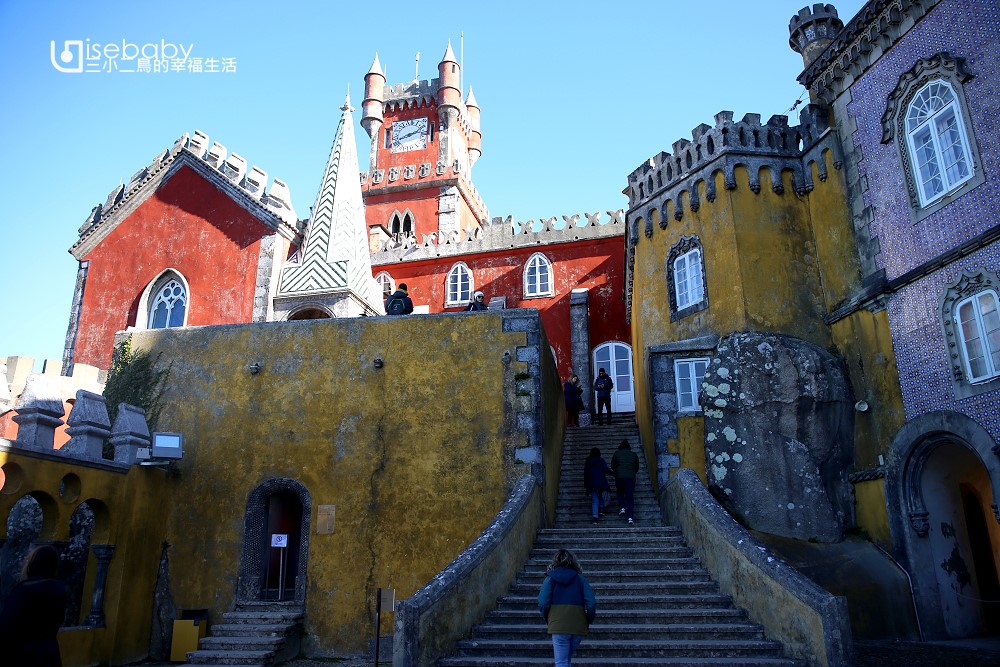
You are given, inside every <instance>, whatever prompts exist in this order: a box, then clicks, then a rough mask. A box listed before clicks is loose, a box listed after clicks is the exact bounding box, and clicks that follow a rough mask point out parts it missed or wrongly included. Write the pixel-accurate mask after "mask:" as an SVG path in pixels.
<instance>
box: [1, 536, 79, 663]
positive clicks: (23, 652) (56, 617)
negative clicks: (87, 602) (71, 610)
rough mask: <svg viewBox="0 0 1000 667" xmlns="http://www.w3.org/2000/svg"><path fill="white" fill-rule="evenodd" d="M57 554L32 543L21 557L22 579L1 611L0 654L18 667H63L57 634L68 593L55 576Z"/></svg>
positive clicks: (5, 661)
mask: <svg viewBox="0 0 1000 667" xmlns="http://www.w3.org/2000/svg"><path fill="white" fill-rule="evenodd" d="M58 569H59V554H58V552H56V550H55V548H54V547H52V546H50V545H47V544H46V545H42V546H40V547H35V548H34V549H32V551H31V552H30V553H29V554H28V557H27V558H26V559H25V561H24V570H23V572H22V578H21V581H20V582H19V583H18V584H16V585H15V586H14V588H13V589H11V591H10V594H9V595H8V596H7V598H6V599H5V600H4V601H3V610H2V611H0V656H2V660H0V661H2V662H3V664H5V665H12V666H13V665H17V667H62V657H61V656H60V655H59V643H58V642H57V641H56V634H57V633H58V632H59V626H61V625H62V622H63V617H64V616H65V615H66V604H67V602H68V601H69V593H68V592H67V590H66V586H65V585H64V584H63V583H62V582H61V581H59V580H58V579H56V571H57V570H58Z"/></svg>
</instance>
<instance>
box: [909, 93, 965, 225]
mask: <svg viewBox="0 0 1000 667" xmlns="http://www.w3.org/2000/svg"><path fill="white" fill-rule="evenodd" d="M949 118H950V122H949V123H948V125H947V127H943V128H942V127H941V123H942V122H947V120H948V119H949ZM904 127H905V130H906V146H907V149H908V150H909V154H910V163H911V164H912V165H913V178H914V181H915V183H914V185H915V186H916V189H917V196H918V197H919V199H920V205H921V206H922V207H924V206H928V205H930V204H933V203H934V202H936V201H937V200H939V199H941V198H942V197H944V196H946V195H947V194H948V193H949V192H952V191H954V190H956V189H957V188H958V187H959V186H961V185H962V184H963V183H965V182H966V181H969V180H970V179H971V178H972V177H973V176H974V175H975V162H974V160H973V156H972V149H971V147H970V145H969V138H968V136H967V135H966V131H965V118H964V116H963V115H962V106H961V104H959V99H958V95H957V94H956V93H955V89H954V88H953V87H952V85H951V84H950V83H948V82H947V81H945V80H944V79H934V80H933V81H929V82H927V84H925V85H924V86H923V87H921V88H920V90H918V91H917V93H916V94H915V95H914V96H913V99H912V101H911V102H910V104H909V105H908V106H907V108H906V117H905V119H904ZM921 149H924V150H923V151H921ZM948 162H951V164H952V166H951V167H948ZM927 165H929V167H930V168H931V169H933V173H931V174H925V166H927ZM959 166H961V167H962V168H964V173H961V170H960V171H959V172H958V173H955V171H954V170H955V168H956V167H959ZM935 181H939V182H940V185H939V186H938V187H937V188H936V189H935V190H934V191H933V192H928V191H927V188H928V187H929V186H930V185H931V184H932V183H933V182H935Z"/></svg>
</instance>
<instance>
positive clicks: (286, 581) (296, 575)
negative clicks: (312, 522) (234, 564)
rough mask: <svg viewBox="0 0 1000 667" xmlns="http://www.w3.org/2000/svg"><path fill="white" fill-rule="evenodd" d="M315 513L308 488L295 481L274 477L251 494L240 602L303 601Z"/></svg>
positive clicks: (245, 532)
mask: <svg viewBox="0 0 1000 667" xmlns="http://www.w3.org/2000/svg"><path fill="white" fill-rule="evenodd" d="M311 512H312V500H311V498H310V496H309V492H308V491H307V490H306V488H305V487H304V486H302V485H301V484H299V483H298V482H296V481H295V480H292V479H284V478H280V479H271V480H268V481H266V482H264V483H263V484H261V485H260V486H258V487H257V488H256V489H254V490H253V491H251V492H250V496H249V498H248V499H247V509H246V516H245V517H244V531H243V557H242V558H241V560H240V576H239V580H238V582H237V591H236V597H237V601H239V602H255V601H259V600H279V599H281V600H295V601H297V602H304V601H305V593H306V571H307V567H306V566H307V560H308V555H309V517H310V513H311ZM282 536H283V537H282ZM281 545H284V546H281Z"/></svg>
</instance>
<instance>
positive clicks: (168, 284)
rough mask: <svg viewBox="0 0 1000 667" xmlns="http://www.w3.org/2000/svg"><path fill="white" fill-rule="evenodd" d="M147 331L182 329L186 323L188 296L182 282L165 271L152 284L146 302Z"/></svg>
mask: <svg viewBox="0 0 1000 667" xmlns="http://www.w3.org/2000/svg"><path fill="white" fill-rule="evenodd" d="M146 303H147V304H148V311H147V312H148V319H147V323H146V328H147V329H167V328H170V327H182V326H184V325H185V323H186V322H187V304H188V294H187V289H186V287H185V285H184V281H183V280H182V279H181V277H180V276H178V275H177V274H176V273H174V272H172V271H167V272H165V273H164V274H163V275H161V276H160V278H159V279H158V280H157V281H156V282H155V283H154V284H153V288H152V289H151V290H150V291H149V296H148V298H147V300H146Z"/></svg>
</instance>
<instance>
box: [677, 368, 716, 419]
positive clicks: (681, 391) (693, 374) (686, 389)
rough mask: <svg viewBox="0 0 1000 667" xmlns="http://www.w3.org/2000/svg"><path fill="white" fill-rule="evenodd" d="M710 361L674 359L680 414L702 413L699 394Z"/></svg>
mask: <svg viewBox="0 0 1000 667" xmlns="http://www.w3.org/2000/svg"><path fill="white" fill-rule="evenodd" d="M706 368H708V359H707V358H706V357H699V358H695V359H674V378H675V380H676V382H677V410H678V411H679V412H701V405H700V404H699V403H698V392H699V391H700V390H701V382H702V380H703V379H704V378H705V369H706Z"/></svg>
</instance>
